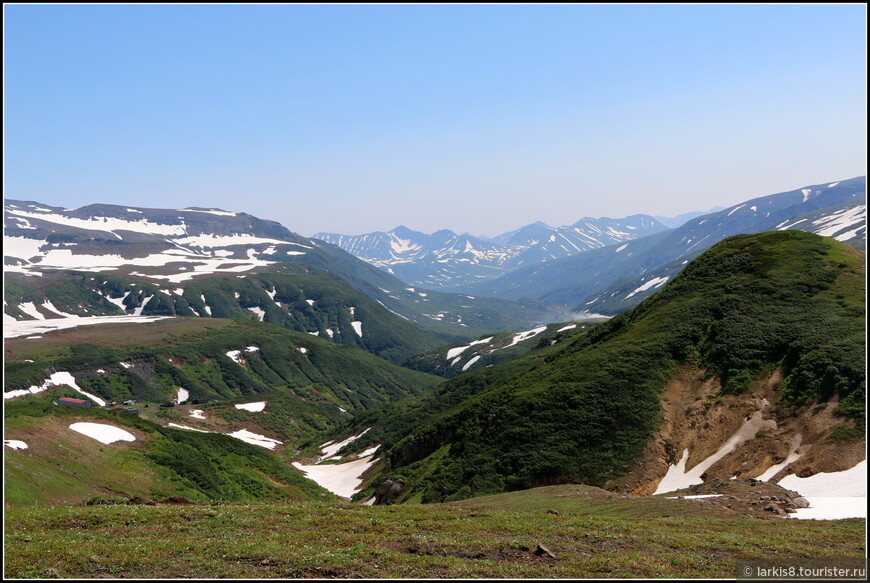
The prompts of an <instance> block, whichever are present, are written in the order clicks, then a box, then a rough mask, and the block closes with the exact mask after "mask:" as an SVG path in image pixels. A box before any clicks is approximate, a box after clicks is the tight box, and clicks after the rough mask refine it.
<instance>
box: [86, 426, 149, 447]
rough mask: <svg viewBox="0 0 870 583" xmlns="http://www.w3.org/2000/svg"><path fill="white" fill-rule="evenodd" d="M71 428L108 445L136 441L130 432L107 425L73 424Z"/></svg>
mask: <svg viewBox="0 0 870 583" xmlns="http://www.w3.org/2000/svg"><path fill="white" fill-rule="evenodd" d="M69 428H70V429H72V430H73V431H77V432H79V433H81V434H82V435H87V436H88V437H91V438H93V439H96V440H97V441H99V442H100V443H105V444H107V445H108V444H110V443H115V442H116V441H136V438H135V437H134V436H133V434H132V433H130V432H129V431H125V430H123V429H121V428H120V427H115V426H114V425H106V424H105V423H73V424H72V425H70V426H69Z"/></svg>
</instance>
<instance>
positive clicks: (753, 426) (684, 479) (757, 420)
mask: <svg viewBox="0 0 870 583" xmlns="http://www.w3.org/2000/svg"><path fill="white" fill-rule="evenodd" d="M765 403H766V402H765ZM762 408H763V407H762ZM762 415H763V413H762V411H756V412H755V413H753V414H752V417H750V418H749V419H748V420H746V421H744V422H743V425H742V426H741V427H740V429H738V430H737V432H736V433H735V434H734V435H732V436H731V438H730V439H729V440H728V441H726V442H725V443H724V444H722V447H720V448H719V449H718V450H717V451H716V453H714V454H713V455H711V456H710V457H708V458H707V459H705V460H704V461H702V462H701V463H699V464H697V465H696V466H695V467H693V468H692V469H691V470H686V462H687V461H688V459H689V450H688V449H685V450H683V457H681V458H680V461H679V462H677V463H676V464H675V465H673V466H671V467H670V468H668V472H667V474H665V476H664V477H663V478H662V480H661V482H659V485H658V487H657V488H656V491H655V492H653V494H663V493H665V492H673V491H674V490H680V489H682V488H688V487H689V486H694V485H695V484H702V483H703V482H704V480H702V479H701V474H703V473H704V472H706V471H707V470H708V469H709V468H710V466H712V465H713V464H715V463H716V462H717V461H719V460H720V459H722V458H723V457H725V456H726V455H728V454H729V453H731V452H732V451H733V450H734V449H736V448H737V447H739V446H740V445H742V444H743V443H744V442H746V441H748V440H750V439H752V438H754V437H755V434H756V433H758V432H759V431H760V430H761V429H763V428H765V427H772V428H774V429H775V428H776V421H773V420H770V419H768V420H765V419H764V418H763V417H762Z"/></svg>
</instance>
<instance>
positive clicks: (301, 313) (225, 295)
mask: <svg viewBox="0 0 870 583" xmlns="http://www.w3.org/2000/svg"><path fill="white" fill-rule="evenodd" d="M300 268H302V269H303V270H304V267H303V266H302V265H301V264H296V265H294V266H292V267H285V269H300ZM23 277H24V276H17V277H15V276H13V277H10V278H9V281H8V282H7V285H6V289H5V290H4V291H5V299H6V302H7V303H8V304H9V306H10V307H9V308H8V309H7V313H9V314H11V315H13V316H17V317H20V318H25V317H27V316H26V315H25V313H24V312H22V311H21V310H20V308H19V307H17V306H20V304H22V303H26V302H30V303H33V304H34V305H35V306H39V305H41V304H42V303H43V302H45V301H46V300H50V301H51V302H52V305H53V306H55V307H56V308H57V309H59V310H61V311H63V312H65V313H67V314H73V315H81V316H92V315H113V314H114V315H121V314H124V313H132V312H133V311H135V310H136V309H137V308H139V311H140V313H141V315H143V316H191V317H193V316H202V317H211V318H240V319H245V320H255V321H256V320H260V318H261V317H262V321H264V322H268V323H272V324H277V325H279V326H282V327H284V328H288V329H290V330H296V331H298V332H306V333H312V334H317V335H319V336H320V337H321V338H328V339H331V340H333V341H334V342H338V343H341V344H351V345H354V346H359V347H360V348H363V349H364V350H367V351H369V352H371V353H372V354H375V355H377V356H380V357H382V358H385V359H386V360H389V361H391V362H393V363H399V362H402V361H403V360H405V359H406V358H408V357H409V356H411V355H413V354H417V353H419V352H421V351H424V350H427V349H430V348H433V347H435V346H438V345H440V344H442V343H443V340H442V339H440V338H438V337H436V336H435V335H433V334H432V333H429V332H425V331H423V330H421V329H420V328H419V327H418V326H415V325H414V324H412V323H411V322H409V321H407V320H406V319H404V318H402V317H400V316H397V315H396V314H393V313H390V311H389V310H387V309H386V308H384V307H382V306H379V305H377V304H375V303H374V302H372V301H371V300H369V299H368V298H367V297H365V296H364V295H363V294H361V293H359V292H358V291H356V290H354V289H353V288H351V287H350V286H348V285H347V284H345V283H343V282H341V281H339V280H336V279H335V278H333V277H329V276H328V275H322V274H308V273H305V272H304V271H303V273H260V274H253V275H248V276H246V277H244V278H238V277H225V276H212V277H205V278H200V279H196V280H194V281H191V282H188V283H186V284H185V285H184V287H183V288H181V287H178V288H172V289H167V288H166V287H165V286H158V285H156V284H153V283H148V282H145V281H141V280H136V279H133V278H131V277H129V276H127V277H118V276H113V275H106V274H100V273H81V272H58V273H55V274H51V275H48V274H47V275H46V276H43V277H39V278H33V277H29V278H26V280H24V281H23V280H22V278H23ZM113 301H114V303H113ZM47 314H49V315H50V312H47ZM353 321H357V322H360V323H361V332H362V335H360V334H359V333H358V332H357V331H356V330H355V329H354V326H353V325H352V324H351V322H353Z"/></svg>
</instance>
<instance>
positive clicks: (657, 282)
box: [625, 275, 671, 299]
mask: <svg viewBox="0 0 870 583" xmlns="http://www.w3.org/2000/svg"><path fill="white" fill-rule="evenodd" d="M670 278H671V276H669V275H665V276H662V277H656V278H653V279H651V280H649V281H647V282H646V283H644V284H643V285H641V286H640V287H639V288H637V289H636V290H634V291H633V292H631V293H630V294H628V295H627V296H625V299H628V298H630V297H631V296H633V295H634V294H636V293H640V292H642V291H646V290H648V289H650V288H653V287H660V286H662V285H664V284H665V282H667V281H668V280H669V279H670Z"/></svg>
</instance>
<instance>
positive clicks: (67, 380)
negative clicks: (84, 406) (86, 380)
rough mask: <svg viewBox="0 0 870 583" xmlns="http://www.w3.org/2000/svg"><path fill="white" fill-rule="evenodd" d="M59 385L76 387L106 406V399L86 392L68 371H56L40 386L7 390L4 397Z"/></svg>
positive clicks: (34, 392) (33, 392) (12, 396)
mask: <svg viewBox="0 0 870 583" xmlns="http://www.w3.org/2000/svg"><path fill="white" fill-rule="evenodd" d="M59 385H69V386H70V387H72V388H73V389H75V390H76V391H78V392H79V393H81V394H82V395H84V396H86V397H87V398H89V399H91V400H92V401H93V402H95V403H96V404H97V405H99V406H100V407H105V406H106V402H105V401H104V400H102V399H101V398H99V397H97V396H96V395H92V394H90V393H86V392H85V391H83V390H82V388H81V387H79V386H78V385H77V384H76V380H75V377H73V376H72V375H71V374H70V373H68V372H56V373H54V374H53V375H51V376H50V377H48V379H46V380H45V382H43V383H42V384H41V385H39V386H36V385H34V386H32V387H30V388H27V389H18V390H15V391H8V392H5V393H3V398H4V399H13V398H15V397H22V396H24V395H35V394H36V393H41V392H42V391H45V390H48V389H49V388H51V387H54V386H59Z"/></svg>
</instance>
